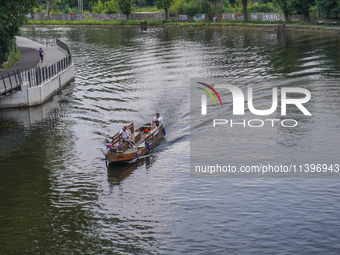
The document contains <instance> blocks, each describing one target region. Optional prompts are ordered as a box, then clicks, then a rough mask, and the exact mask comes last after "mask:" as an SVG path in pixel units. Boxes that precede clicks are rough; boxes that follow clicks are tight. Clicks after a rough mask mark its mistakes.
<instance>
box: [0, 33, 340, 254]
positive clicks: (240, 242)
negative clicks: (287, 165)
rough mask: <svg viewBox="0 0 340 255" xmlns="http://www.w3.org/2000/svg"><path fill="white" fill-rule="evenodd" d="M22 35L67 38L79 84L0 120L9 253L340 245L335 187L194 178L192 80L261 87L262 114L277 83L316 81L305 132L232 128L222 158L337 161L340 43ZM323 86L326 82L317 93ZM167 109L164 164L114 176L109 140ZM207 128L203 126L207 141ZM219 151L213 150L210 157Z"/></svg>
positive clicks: (260, 37) (0, 179) (0, 177)
mask: <svg viewBox="0 0 340 255" xmlns="http://www.w3.org/2000/svg"><path fill="white" fill-rule="evenodd" d="M22 35H23V36H26V37H28V38H32V39H33V40H35V41H37V42H39V43H42V44H45V43H49V42H52V41H55V38H62V39H63V40H64V41H65V42H67V43H68V44H69V46H70V47H71V51H72V52H73V56H74V61H75V75H76V79H75V82H74V86H73V87H72V89H71V91H70V93H66V94H64V93H62V94H61V95H59V96H57V97H55V99H56V100H57V101H56V104H55V106H51V107H49V106H48V105H46V109H45V108H44V106H43V109H40V110H37V114H36V113H27V110H24V111H23V112H20V111H18V112H11V111H3V112H1V116H0V122H1V123H4V124H1V126H0V131H1V134H0V137H1V138H0V139H1V141H0V149H1V153H0V155H1V157H0V226H1V228H0V237H1V238H0V247H1V248H2V250H1V252H3V253H4V254H19V253H23V252H24V253H25V252H26V253H29V254H39V253H41V254H53V253H60V254H72V253H77V254H78V253H79V254H111V253H119V254H131V253H134V254H157V253H162V252H163V253H169V254H192V253H215V254H219V253H221V252H222V253H223V252H224V251H226V250H228V251H230V252H231V253H234V254H249V253H267V254H268V253H273V254H274V253H281V254H288V253H289V254H293V253H296V252H297V251H301V247H307V248H306V249H307V250H306V252H307V253H315V252H316V253H317V252H320V245H322V247H323V248H324V250H323V251H325V252H324V253H332V252H333V253H335V252H334V251H336V250H337V251H338V250H339V245H338V242H337V240H338V239H339V235H337V234H336V233H337V229H339V228H340V226H339V222H338V221H337V220H336V219H338V218H339V205H340V203H339V196H338V195H337V194H339V192H338V190H339V185H338V182H337V181H332V180H327V181H320V180H315V181H314V180H310V181H304V180H300V181H296V180H290V181H285V180H270V181H268V180H248V181H238V180H228V179H222V180H221V179H209V180H208V179H194V178H190V177H189V176H190V175H189V164H190V158H189V144H190V143H189V138H190V133H189V126H190V125H189V115H190V111H189V79H190V78H191V77H207V78H208V77H214V76H219V77H224V78H226V79H228V80H238V81H240V83H241V84H243V85H242V89H246V88H247V87H248V86H254V87H255V88H256V94H255V95H254V100H255V101H256V102H255V103H256V106H257V107H261V106H265V107H267V106H268V105H269V102H270V100H271V96H268V93H267V91H268V89H270V88H271V86H272V84H268V83H266V81H268V78H277V77H279V78H287V77H291V78H292V83H289V82H287V80H285V81H284V82H282V83H280V84H279V85H278V86H291V85H294V86H295V85H296V86H300V85H301V84H300V80H299V79H301V80H303V79H306V80H309V81H311V80H312V81H313V82H310V83H309V84H308V86H307V85H306V88H308V89H309V90H310V91H311V92H312V94H313V98H315V100H314V101H312V102H311V104H310V105H309V106H308V107H309V108H310V110H311V112H312V114H313V120H311V121H308V119H305V118H303V117H301V118H298V121H299V122H301V123H302V124H303V126H302V127H301V128H299V129H298V130H296V131H295V132H293V131H288V130H286V129H283V128H281V127H275V128H272V129H270V130H265V131H268V132H262V133H261V132H257V131H253V132H249V133H247V134H245V133H244V132H239V133H238V132H230V130H228V129H225V130H223V132H224V133H223V134H225V135H226V136H227V137H228V143H227V144H225V146H224V147H223V148H221V150H220V151H219V152H218V153H219V156H221V157H223V159H227V160H230V161H231V160H234V159H235V160H236V161H239V163H242V162H243V161H244V158H240V157H239V155H236V154H237V152H238V151H239V152H240V153H241V155H246V156H247V158H248V159H254V160H258V159H259V158H261V157H264V158H265V159H268V160H281V159H285V160H287V161H289V160H291V159H293V158H294V157H296V155H298V154H299V153H300V155H301V148H307V151H309V152H310V153H309V154H308V155H307V154H306V155H305V156H306V159H312V158H318V157H320V153H318V151H317V146H318V145H321V147H323V148H326V152H325V153H324V154H325V155H326V154H327V155H328V156H329V157H334V158H335V157H337V158H338V154H339V153H338V149H337V148H338V147H339V146H340V144H339V143H340V142H339V141H340V139H338V138H339V132H338V128H339V126H340V124H339V121H338V120H339V118H338V117H339V114H340V113H339V110H338V109H339V100H337V98H338V95H339V86H338V85H339V83H338V82H337V80H336V78H338V77H339V75H340V66H339V65H340V64H339V63H340V61H339V54H340V48H339V36H338V35H335V34H331V33H330V34H319V33H291V32H289V33H287V40H286V41H285V42H280V41H278V40H277V38H276V34H275V32H274V31H252V30H240V29H235V28H216V29H212V28H199V29H197V28H175V27H172V28H150V29H149V31H148V32H147V33H140V31H139V28H112V27H105V28H99V27H97V28H95V27H35V28H32V27H28V28H24V29H23V31H22ZM323 78H327V79H326V80H327V82H324V83H322V84H321V85H320V81H321V80H323ZM269 94H270V93H269ZM223 96H227V95H223ZM226 105H227V106H229V108H227V109H225V110H224V112H223V114H224V115H225V116H226V117H229V116H230V115H231V106H232V105H231V103H226ZM49 108H50V109H49ZM37 109H39V108H37ZM29 111H31V110H29ZM156 111H161V113H162V115H163V118H164V122H165V127H166V130H167V142H166V143H163V144H161V145H159V146H158V147H157V158H154V157H151V158H149V159H150V163H149V162H148V161H147V160H148V158H145V159H141V162H139V166H138V165H137V164H136V163H134V164H131V165H126V166H119V167H117V166H115V167H113V168H111V166H110V168H109V169H108V170H107V169H106V167H105V164H104V162H103V155H102V149H103V147H104V141H105V139H106V138H108V137H110V136H112V134H114V133H116V132H117V130H120V128H121V127H122V125H123V124H124V123H131V122H132V121H134V122H135V125H136V126H138V125H139V124H142V123H146V122H149V121H150V120H151V118H152V116H153V115H154V114H155V112H156ZM216 111H219V110H216ZM294 114H295V113H294ZM27 116H29V117H27ZM35 116H38V117H35ZM39 116H40V117H39ZM274 117H275V118H277V116H274ZM315 122H316V123H318V122H319V123H323V125H322V126H316V125H315ZM205 124H206V123H200V125H198V127H197V128H199V129H200V130H202V134H203V135H205V134H206V132H205V130H204V128H205ZM217 135H221V132H219V134H217ZM240 137H242V139H243V141H245V142H243V143H240ZM191 138H192V137H191ZM327 143H329V144H332V146H333V147H332V146H328V147H327ZM334 148H336V149H334ZM212 151H213V150H210V149H209V143H207V144H204V147H203V149H202V153H211V152H212ZM236 156H237V158H236ZM212 157H215V155H212ZM261 163H262V162H261ZM288 216H289V217H288ZM320 219H322V223H321V222H320ZM268 222H269V224H268ZM202 229H203V230H204V231H202ZM254 233H256V235H254ZM300 233H303V236H304V237H306V238H301V235H300ZM320 240H322V244H321V243H320ZM277 247H280V248H282V250H281V251H279V250H278V249H277Z"/></svg>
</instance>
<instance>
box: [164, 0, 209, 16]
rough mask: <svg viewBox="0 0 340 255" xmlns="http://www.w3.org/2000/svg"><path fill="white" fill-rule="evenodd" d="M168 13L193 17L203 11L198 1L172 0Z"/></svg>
mask: <svg viewBox="0 0 340 255" xmlns="http://www.w3.org/2000/svg"><path fill="white" fill-rule="evenodd" d="M170 12H171V13H178V14H187V15H191V16H193V15H195V14H196V13H202V12H203V10H202V7H201V2H200V1H199V0H192V1H190V0H174V2H173V4H172V6H171V8H170Z"/></svg>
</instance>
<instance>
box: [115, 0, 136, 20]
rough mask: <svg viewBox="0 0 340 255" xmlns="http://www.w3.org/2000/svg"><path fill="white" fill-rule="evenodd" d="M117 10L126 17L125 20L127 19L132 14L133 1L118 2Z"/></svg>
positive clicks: (120, 0)
mask: <svg viewBox="0 0 340 255" xmlns="http://www.w3.org/2000/svg"><path fill="white" fill-rule="evenodd" d="M118 5H119V10H120V12H121V13H123V14H125V15H126V19H129V15H130V14H131V12H132V5H133V0H118Z"/></svg>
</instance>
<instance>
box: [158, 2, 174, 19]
mask: <svg viewBox="0 0 340 255" xmlns="http://www.w3.org/2000/svg"><path fill="white" fill-rule="evenodd" d="M172 2H173V0H157V2H156V6H157V8H158V9H164V11H165V19H168V16H169V15H168V11H169V8H170V6H171V5H172Z"/></svg>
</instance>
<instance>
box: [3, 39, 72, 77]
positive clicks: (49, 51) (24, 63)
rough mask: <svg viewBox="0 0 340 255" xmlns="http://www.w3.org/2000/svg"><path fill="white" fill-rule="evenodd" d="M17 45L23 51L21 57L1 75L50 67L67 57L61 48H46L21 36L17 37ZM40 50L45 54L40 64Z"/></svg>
mask: <svg viewBox="0 0 340 255" xmlns="http://www.w3.org/2000/svg"><path fill="white" fill-rule="evenodd" d="M16 43H17V45H18V47H19V48H20V50H21V57H20V59H19V61H18V62H17V63H16V64H15V65H14V66H13V67H11V68H9V69H5V70H2V71H0V75H3V74H6V73H9V72H13V71H15V70H18V69H30V68H34V67H37V66H50V65H52V64H54V63H56V62H58V61H59V60H61V59H63V58H65V57H66V56H67V55H66V52H65V51H63V50H62V49H60V48H59V47H45V46H44V45H42V44H39V43H36V42H34V41H31V40H29V39H27V38H24V37H21V36H17V37H16ZM39 48H42V49H43V50H44V52H45V56H44V61H43V62H40V57H39Z"/></svg>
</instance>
